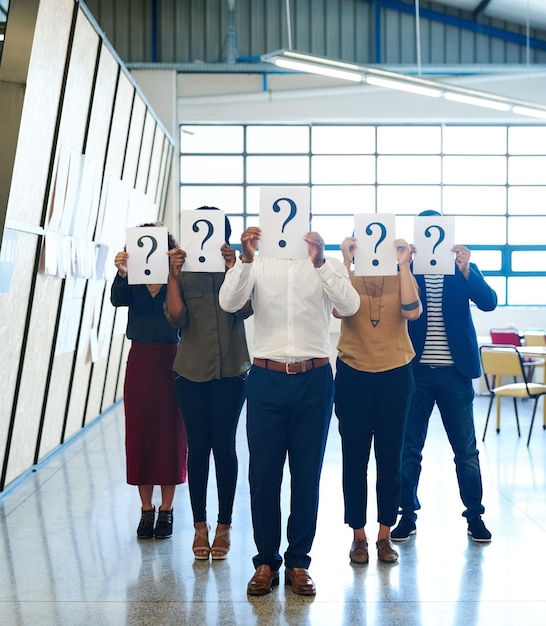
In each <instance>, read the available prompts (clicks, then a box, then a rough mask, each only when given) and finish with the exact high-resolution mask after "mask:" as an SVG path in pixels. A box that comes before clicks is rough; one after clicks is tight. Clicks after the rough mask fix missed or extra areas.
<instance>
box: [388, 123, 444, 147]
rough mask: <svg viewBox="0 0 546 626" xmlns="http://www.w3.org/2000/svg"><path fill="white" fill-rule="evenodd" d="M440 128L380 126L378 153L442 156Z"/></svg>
mask: <svg viewBox="0 0 546 626" xmlns="http://www.w3.org/2000/svg"><path fill="white" fill-rule="evenodd" d="M441 149H442V129H441V127H440V126H379V127H378V129H377V152H378V153H380V154H440V151H441Z"/></svg>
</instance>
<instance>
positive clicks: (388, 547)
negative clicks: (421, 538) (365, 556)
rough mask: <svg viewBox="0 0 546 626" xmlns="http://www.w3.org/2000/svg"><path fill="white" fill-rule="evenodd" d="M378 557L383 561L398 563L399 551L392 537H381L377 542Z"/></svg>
mask: <svg viewBox="0 0 546 626" xmlns="http://www.w3.org/2000/svg"><path fill="white" fill-rule="evenodd" d="M375 545H376V546H377V557H378V558H379V560H380V561H383V563H396V561H398V552H397V551H396V550H395V549H394V546H393V544H392V541H391V540H390V539H380V540H379V541H378V542H377V543H376V544H375Z"/></svg>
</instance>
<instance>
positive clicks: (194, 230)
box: [192, 220, 214, 263]
mask: <svg viewBox="0 0 546 626" xmlns="http://www.w3.org/2000/svg"><path fill="white" fill-rule="evenodd" d="M199 222H203V223H205V224H206V225H207V227H208V232H207V234H206V235H205V238H204V239H203V241H202V242H201V250H202V249H203V246H204V245H205V243H206V242H207V241H208V240H209V239H210V238H211V237H212V233H213V232H214V226H213V225H212V222H209V221H208V220H197V221H196V222H194V223H193V226H192V230H193V232H194V233H198V232H199V226H197V224H199ZM205 260H206V259H205V257H204V256H200V257H199V262H200V263H204V262H205Z"/></svg>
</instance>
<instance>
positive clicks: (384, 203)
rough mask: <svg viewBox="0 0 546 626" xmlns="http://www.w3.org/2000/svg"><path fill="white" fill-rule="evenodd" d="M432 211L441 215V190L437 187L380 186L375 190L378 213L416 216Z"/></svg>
mask: <svg viewBox="0 0 546 626" xmlns="http://www.w3.org/2000/svg"><path fill="white" fill-rule="evenodd" d="M429 209H432V210H434V211H438V213H441V212H442V211H441V190H440V187H439V186H438V185H430V186H428V187H424V186H413V187H410V186H409V185H397V186H394V185H381V186H380V187H378V189H377V211H378V213H404V214H411V215H417V214H419V213H420V212H421V211H425V210H429Z"/></svg>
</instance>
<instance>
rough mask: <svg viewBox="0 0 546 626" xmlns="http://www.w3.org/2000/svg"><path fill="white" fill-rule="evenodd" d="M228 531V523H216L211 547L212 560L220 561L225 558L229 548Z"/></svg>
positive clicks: (229, 527)
mask: <svg viewBox="0 0 546 626" xmlns="http://www.w3.org/2000/svg"><path fill="white" fill-rule="evenodd" d="M230 531H231V526H230V525H229V524H218V526H217V527H216V534H215V536H214V541H213V543H212V548H211V556H212V560H213V561H221V560H223V559H226V558H227V555H228V552H229V549H230V548H231V541H230V539H231V537H230Z"/></svg>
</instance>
